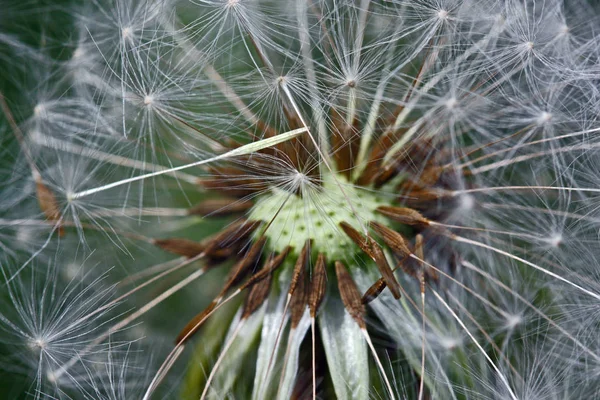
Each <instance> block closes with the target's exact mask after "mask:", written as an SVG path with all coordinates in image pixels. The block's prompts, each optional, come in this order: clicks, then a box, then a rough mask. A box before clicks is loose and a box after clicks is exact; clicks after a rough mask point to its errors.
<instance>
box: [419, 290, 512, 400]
mask: <svg viewBox="0 0 600 400" xmlns="http://www.w3.org/2000/svg"><path fill="white" fill-rule="evenodd" d="M430 290H431V292H432V293H433V295H434V296H435V297H436V298H437V299H438V300H439V301H440V303H442V305H443V306H444V307H445V308H446V309H447V310H448V312H450V314H451V315H452V317H453V318H454V319H455V320H456V322H458V324H459V325H460V326H461V327H462V329H463V331H465V333H466V334H467V335H468V336H469V338H470V339H471V341H472V342H473V343H474V344H475V346H477V348H478V349H479V351H480V352H481V354H483V356H484V357H485V358H486V359H487V360H488V362H489V363H490V364H491V366H492V368H493V369H494V370H495V371H496V373H497V374H498V377H499V378H500V380H501V381H502V383H503V384H504V386H505V387H506V389H507V390H508V393H509V394H510V397H511V398H512V399H513V400H518V398H517V396H516V395H515V394H514V392H513V390H512V388H511V387H510V384H509V383H508V380H507V379H506V377H505V376H504V374H503V373H502V372H501V371H500V369H499V368H498V367H497V366H496V364H495V363H494V361H493V360H492V359H491V358H490V356H488V354H487V352H486V351H485V350H484V349H483V347H481V345H480V344H479V342H478V341H477V339H475V337H474V336H473V334H472V333H471V332H470V331H469V329H468V328H467V327H466V325H465V324H464V322H463V321H462V320H461V319H460V318H459V317H458V315H456V313H455V312H454V310H453V309H452V308H451V307H450V306H449V305H448V303H446V301H444V299H443V298H442V296H440V295H439V294H438V292H437V291H436V290H435V289H433V288H431V286H430Z"/></svg>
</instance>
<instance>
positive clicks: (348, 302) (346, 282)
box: [335, 261, 366, 329]
mask: <svg viewBox="0 0 600 400" xmlns="http://www.w3.org/2000/svg"><path fill="white" fill-rule="evenodd" d="M335 274H336V275H337V280H338V289H339V291H340V296H341V297H342V302H343V303H344V306H345V307H346V311H348V314H350V316H351V317H352V319H354V320H355V321H356V323H357V324H358V326H360V328H361V329H364V328H366V324H365V306H364V305H363V303H362V300H361V296H360V292H359V291H358V288H357V287H356V283H354V280H353V279H352V277H351V276H350V273H348V270H347V269H346V267H345V266H344V264H342V263H341V262H339V261H336V262H335Z"/></svg>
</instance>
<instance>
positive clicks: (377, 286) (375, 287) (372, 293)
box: [361, 278, 387, 304]
mask: <svg viewBox="0 0 600 400" xmlns="http://www.w3.org/2000/svg"><path fill="white" fill-rule="evenodd" d="M386 286H387V285H386V284H385V280H384V279H383V278H379V279H378V280H377V281H376V282H375V283H374V284H372V285H371V287H370V288H369V289H367V291H366V292H365V294H363V297H362V300H361V301H362V303H363V304H368V303H370V302H372V301H373V300H375V299H376V298H377V297H378V296H379V295H380V294H381V292H383V289H385V287H386Z"/></svg>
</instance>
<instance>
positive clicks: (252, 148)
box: [68, 127, 308, 200]
mask: <svg viewBox="0 0 600 400" xmlns="http://www.w3.org/2000/svg"><path fill="white" fill-rule="evenodd" d="M304 132H308V128H306V127H303V128H298V129H294V130H291V131H288V132H285V133H281V134H279V135H277V136H273V137H269V138H266V139H261V140H258V141H255V142H252V143H248V144H245V145H243V146H240V147H237V148H235V149H233V150H230V151H228V152H227V153H224V154H220V155H217V156H215V157H211V158H208V159H205V160H200V161H196V162H193V163H189V164H185V165H180V166H178V167H173V168H169V169H166V170H163V171H156V172H151V173H148V174H144V175H138V176H134V177H131V178H127V179H123V180H120V181H117V182H112V183H109V184H107V185H103V186H99V187H96V188H93V189H88V190H84V191H81V192H77V193H72V194H70V195H68V198H69V200H76V199H79V198H82V197H86V196H89V195H91V194H94V193H98V192H102V191H105V190H108V189H112V188H114V187H118V186H122V185H125V184H128V183H132V182H137V181H140V180H144V179H148V178H152V177H155V176H160V175H165V174H169V173H173V172H177V171H181V170H184V169H187V168H192V167H198V166H201V165H205V164H210V163H213V162H215V161H220V160H225V159H228V158H233V157H239V156H243V155H247V154H252V153H254V152H256V151H259V150H263V149H266V148H269V147H272V146H275V145H276V144H279V143H283V142H286V141H288V140H290V139H293V138H295V137H298V136H300V135H301V134H303V133H304Z"/></svg>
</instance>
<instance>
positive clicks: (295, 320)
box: [277, 251, 310, 398]
mask: <svg viewBox="0 0 600 400" xmlns="http://www.w3.org/2000/svg"><path fill="white" fill-rule="evenodd" d="M307 253H308V254H309V253H310V251H308V252H307ZM294 275H296V274H295V273H294ZM305 275H306V267H305V266H304V267H302V269H300V272H299V274H298V275H297V278H296V279H293V278H292V282H293V281H294V280H295V281H296V282H297V283H296V284H294V283H292V284H293V285H294V286H295V289H294V291H293V294H292V296H291V303H290V307H291V313H292V316H291V320H292V323H291V327H290V333H289V335H288V343H287V348H286V350H285V355H284V357H283V360H284V361H283V367H282V368H281V374H280V378H279V386H278V389H277V398H279V397H280V392H281V388H282V386H283V379H284V378H285V372H286V369H287V365H288V361H289V354H290V351H291V349H292V347H291V345H292V338H293V337H294V334H295V333H296V329H297V327H298V325H299V324H300V321H301V320H302V318H303V317H304V315H305V314H306V311H307V300H308V289H309V288H308V285H307V284H306V277H305ZM290 290H291V285H290Z"/></svg>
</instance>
